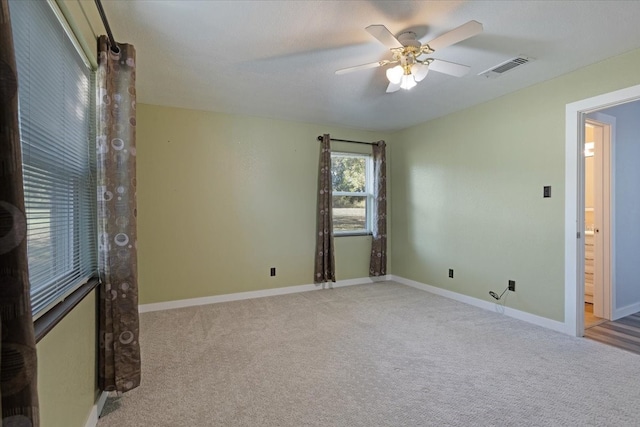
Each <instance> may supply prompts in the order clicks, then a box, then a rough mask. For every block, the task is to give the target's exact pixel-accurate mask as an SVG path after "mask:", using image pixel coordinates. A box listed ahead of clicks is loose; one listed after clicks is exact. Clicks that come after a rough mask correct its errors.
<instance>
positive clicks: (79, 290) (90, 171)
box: [9, 0, 99, 342]
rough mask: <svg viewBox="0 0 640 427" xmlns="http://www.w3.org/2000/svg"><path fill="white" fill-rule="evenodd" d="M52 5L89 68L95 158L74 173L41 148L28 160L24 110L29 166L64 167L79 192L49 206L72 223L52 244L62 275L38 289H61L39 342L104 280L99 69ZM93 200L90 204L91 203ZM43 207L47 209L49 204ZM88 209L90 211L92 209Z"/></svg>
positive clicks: (38, 318)
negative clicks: (100, 271)
mask: <svg viewBox="0 0 640 427" xmlns="http://www.w3.org/2000/svg"><path fill="white" fill-rule="evenodd" d="M46 4H47V6H48V7H49V8H50V10H51V12H52V13H53V15H55V19H56V20H57V22H58V23H59V25H60V29H61V32H60V33H56V34H54V37H61V34H62V33H64V34H65V35H66V37H67V40H66V41H65V42H64V43H70V45H71V46H72V49H74V50H75V53H76V54H77V55H78V63H77V65H80V64H82V65H83V66H84V67H86V69H87V70H88V73H87V76H88V81H87V82H86V84H87V85H88V86H87V89H88V92H87V95H88V98H87V103H86V104H84V103H83V104H82V105H81V107H82V108H86V111H85V113H86V115H87V116H86V117H87V119H86V120H87V123H88V126H89V128H88V129H87V132H88V133H87V137H86V144H87V149H88V153H89V157H88V158H87V160H88V161H87V162H86V163H82V164H79V165H75V164H67V166H68V167H71V169H70V171H71V173H69V170H67V169H66V168H65V169H64V170H62V169H59V167H60V165H58V164H57V162H51V159H50V158H49V157H47V155H43V154H42V153H39V152H37V151H32V152H31V154H32V155H31V157H30V160H29V161H28V162H25V159H24V149H25V146H24V139H23V138H24V136H23V132H22V128H23V119H22V114H23V111H22V110H19V114H20V116H19V123H20V124H19V125H20V128H21V132H20V138H21V147H22V150H23V168H25V167H29V168H32V169H34V170H36V169H41V170H43V171H46V172H50V173H52V174H55V172H56V171H57V170H60V171H63V172H64V174H65V175H68V176H69V181H68V182H66V183H65V185H64V188H65V189H66V190H68V191H67V192H68V193H69V194H73V196H72V197H71V198H70V199H69V203H68V204H65V205H58V204H57V203H58V202H56V203H54V204H51V205H49V207H48V209H49V215H48V217H49V219H50V220H55V221H58V220H59V219H58V215H56V214H55V212H56V211H59V210H61V209H62V210H64V211H66V214H65V215H63V216H64V217H65V220H67V221H70V222H69V223H68V226H67V227H66V228H67V230H64V231H63V230H58V231H62V232H61V233H59V234H58V235H57V237H58V239H56V241H55V242H52V244H51V249H50V250H51V251H52V254H53V255H55V254H56V253H58V252H60V251H63V252H65V254H64V256H60V257H56V260H54V261H53V262H57V263H60V264H58V265H60V266H63V267H64V268H63V269H56V271H57V270H60V271H59V273H58V274H54V275H51V276H48V277H46V278H45V279H46V282H42V283H40V285H39V286H38V289H40V290H42V289H46V290H47V291H48V290H49V289H51V291H49V292H51V293H52V294H53V293H55V294H56V297H55V298H51V299H50V300H48V301H47V300H46V299H45V300H44V301H47V304H46V305H44V306H41V308H40V309H39V310H38V311H37V312H34V313H32V316H33V323H34V330H35V336H36V342H39V341H40V340H41V339H42V338H43V337H44V336H45V335H46V334H47V333H48V332H49V331H50V330H51V329H53V327H55V325H57V324H58V323H59V322H60V321H61V320H62V319H63V318H64V317H65V316H66V315H67V314H68V313H69V312H70V311H71V310H72V309H73V308H74V307H75V306H76V305H77V304H79V303H80V302H81V301H82V300H83V299H84V298H85V297H86V296H87V295H89V294H90V293H92V292H93V290H94V289H95V288H96V287H97V286H98V284H99V279H98V276H97V246H96V242H97V229H96V223H95V221H97V218H96V215H95V204H96V186H95V159H94V158H93V157H92V156H93V153H94V152H95V151H94V141H95V134H96V121H95V120H96V102H95V99H96V89H97V85H96V68H95V67H94V66H93V65H92V62H91V61H89V58H88V57H87V53H86V52H85V51H84V50H83V49H82V47H81V44H80V43H79V41H78V39H77V38H76V35H75V34H74V32H73V30H72V29H71V27H70V25H69V23H68V22H67V20H66V18H65V16H64V14H63V13H62V11H61V10H60V9H59V7H58V5H57V4H56V3H55V2H53V1H51V0H47V1H46ZM9 6H10V7H11V6H12V5H11V4H10V5H9ZM56 31H57V30H56ZM14 34H15V33H14ZM16 55H17V52H16ZM18 77H19V76H18ZM19 96H20V95H19ZM60 102H64V100H61V101H60ZM74 105H77V104H74ZM83 141H84V138H83ZM25 184H26V182H25ZM84 186H86V187H84ZM80 187H84V188H85V190H86V189H88V191H89V193H84V191H85V190H79V188H80ZM26 190H27V188H26V186H25V204H26V206H25V207H26V208H27V215H29V212H28V210H29V206H28V205H29V201H28V200H27V194H26V193H27V192H26ZM80 194H82V195H80ZM79 195H80V196H79ZM86 196H88V197H86ZM87 202H88V205H87V204H86V203H87ZM38 203H39V202H38ZM32 209H33V208H32ZM41 209H45V210H46V209H47V207H44V208H41ZM80 209H83V212H84V214H82V213H81V211H80ZM86 209H88V211H87V210H86ZM64 213H65V212H61V214H64ZM94 218H95V219H94ZM87 219H89V222H87ZM27 220H29V217H28V218H27ZM49 223H50V222H49ZM87 232H89V233H92V235H93V237H92V238H90V239H88V240H87V239H85V238H80V236H83V235H84V234H85V233H87ZM60 238H61V239H62V241H60ZM87 251H89V252H90V253H91V254H92V255H90V256H91V257H92V258H93V260H91V261H87V260H86V258H81V257H78V256H77V254H78V253H87ZM87 262H89V264H87ZM86 266H90V268H86ZM62 270H64V271H62ZM30 272H31V268H30ZM64 282H67V285H66V286H65V287H64V288H60V286H61V285H62V284H63V283H64ZM69 284H70V285H69ZM57 289H60V290H64V292H58V290H57ZM33 296H34V292H33V289H32V291H31V295H30V297H33Z"/></svg>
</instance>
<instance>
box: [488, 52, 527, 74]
mask: <svg viewBox="0 0 640 427" xmlns="http://www.w3.org/2000/svg"><path fill="white" fill-rule="evenodd" d="M531 61H533V58H529V57H527V56H516V57H515V58H511V59H509V60H508V61H504V62H502V63H500V64H498V65H496V66H495V67H491V68H489V69H488V70H486V71H483V72H481V73H480V74H478V75H479V76H485V77H487V78H495V77H498V76H501V75H503V74H504V73H506V72H507V71H511V70H513V69H514V68H516V67H519V66H521V65H524V64H526V63H529V62H531Z"/></svg>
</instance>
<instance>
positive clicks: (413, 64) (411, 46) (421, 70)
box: [336, 21, 482, 93]
mask: <svg viewBox="0 0 640 427" xmlns="http://www.w3.org/2000/svg"><path fill="white" fill-rule="evenodd" d="M366 30H367V31H368V32H369V34H371V35H372V36H373V37H375V38H376V39H378V41H379V42H380V43H382V44H383V45H385V46H387V47H388V48H389V50H391V53H392V58H391V59H383V60H382V61H378V62H372V63H370V64H364V65H357V66H355V67H349V68H343V69H341V70H338V71H336V74H345V73H350V72H352V71H358V70H365V69H368V68H376V67H384V66H387V65H393V64H398V65H396V66H395V67H392V68H388V69H387V79H388V80H389V86H388V87H387V93H391V92H396V91H398V90H400V89H406V90H409V89H411V88H412V87H414V86H416V84H417V83H418V82H420V81H422V80H423V79H424V78H425V77H426V76H427V73H428V72H429V70H430V69H431V70H433V71H437V72H439V73H444V74H449V75H452V76H456V77H462V76H464V75H465V74H467V73H468V72H469V69H470V67H469V66H467V65H462V64H456V63H454V62H448V61H443V60H441V59H435V58H431V57H426V56H425V55H430V54H432V53H434V52H435V51H436V50H440V49H442V48H444V47H447V46H451V45H452V44H456V43H458V42H461V41H462V40H466V39H468V38H470V37H473V36H475V35H478V34H480V33H481V32H482V24H481V23H479V22H477V21H469V22H467V23H466V24H463V25H461V26H459V27H458V28H456V29H453V30H451V31H449V32H448V33H444V34H442V35H441V36H438V37H436V38H435V39H433V40H431V41H430V42H429V43H425V44H422V43H420V41H419V40H418V39H417V36H416V33H414V32H413V31H406V32H404V33H401V34H399V35H398V37H395V36H394V35H393V34H392V33H391V31H389V30H388V29H387V27H385V26H384V25H369V26H368V27H367V28H366Z"/></svg>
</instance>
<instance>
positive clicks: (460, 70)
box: [429, 59, 471, 77]
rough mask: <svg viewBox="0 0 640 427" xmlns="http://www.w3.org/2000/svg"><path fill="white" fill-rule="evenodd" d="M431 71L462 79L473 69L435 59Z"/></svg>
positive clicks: (430, 66)
mask: <svg viewBox="0 0 640 427" xmlns="http://www.w3.org/2000/svg"><path fill="white" fill-rule="evenodd" d="M429 69H430V70H433V71H437V72H439V73H443V74H449V75H450V76H455V77H462V76H464V75H466V74H467V73H468V72H469V70H470V69H471V67H469V66H468V65H462V64H456V63H455V62H449V61H443V60H442V59H434V60H433V62H432V63H431V65H429Z"/></svg>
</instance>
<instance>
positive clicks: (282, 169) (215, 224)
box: [137, 104, 388, 304]
mask: <svg viewBox="0 0 640 427" xmlns="http://www.w3.org/2000/svg"><path fill="white" fill-rule="evenodd" d="M137 123H138V134H137V153H138V164H137V166H138V174H137V178H138V245H139V246H138V252H139V254H138V255H139V258H138V260H139V286H140V303H141V304H147V303H154V302H161V301H172V300H179V299H186V298H196V297H206V296H212V295H220V294H229V293H234V292H244V291H255V290H261V289H271V288H277V287H284V286H293V285H302V284H308V283H312V282H313V259H314V248H315V218H316V214H315V205H316V186H317V170H318V156H319V147H320V146H319V142H318V141H317V140H316V137H317V136H318V135H320V134H323V133H331V134H332V135H334V136H335V137H337V138H342V139H354V140H363V141H374V140H378V139H381V138H385V137H386V136H388V135H385V134H383V133H379V132H377V133H373V132H365V131H357V130H352V129H340V128H335V127H330V126H322V125H316V124H306V123H296V122H287V121H278V120H270V119H261V118H254V117H247V116H235V115H227V114H218V113H212V112H204V111H195V110H187V109H179V108H171V107H160V106H153V105H144V104H142V105H141V104H138V111H137ZM333 148H334V149H336V150H345V149H346V150H350V151H354V150H360V151H361V150H365V151H366V150H369V152H370V148H369V147H368V146H363V145H362V146H361V145H353V144H344V145H339V144H337V143H336V144H334V145H333ZM335 245H336V276H337V279H338V280H344V279H353V278H360V277H367V276H368V271H369V250H370V237H368V236H364V237H340V238H336V239H335ZM270 267H276V269H277V275H276V276H275V277H270V276H269V269H270Z"/></svg>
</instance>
